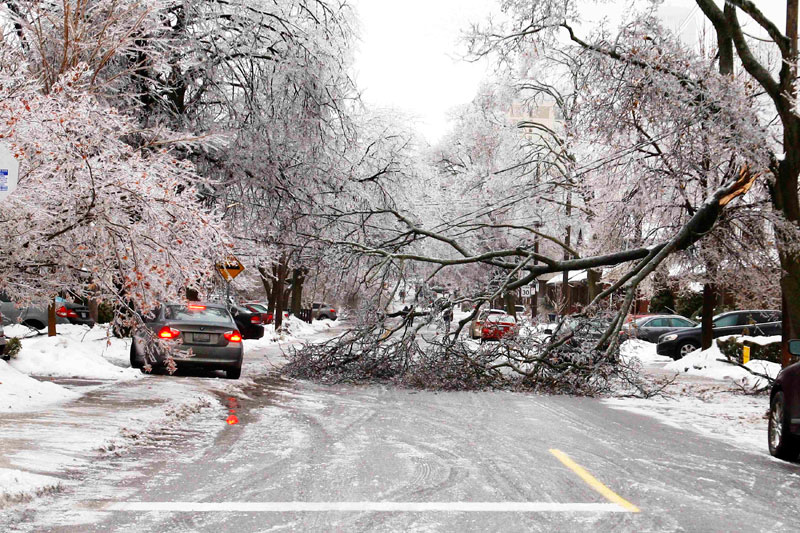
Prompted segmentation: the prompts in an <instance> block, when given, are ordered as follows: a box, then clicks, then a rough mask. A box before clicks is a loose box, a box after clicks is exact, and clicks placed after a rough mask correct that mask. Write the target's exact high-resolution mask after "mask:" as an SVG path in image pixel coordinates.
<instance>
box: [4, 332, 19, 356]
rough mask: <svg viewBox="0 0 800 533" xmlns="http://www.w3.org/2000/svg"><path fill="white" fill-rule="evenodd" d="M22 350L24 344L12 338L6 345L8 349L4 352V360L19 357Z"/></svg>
mask: <svg viewBox="0 0 800 533" xmlns="http://www.w3.org/2000/svg"><path fill="white" fill-rule="evenodd" d="M21 349H22V342H20V340H19V339H18V338H17V337H11V338H10V339H8V342H7V343H6V349H5V351H4V352H3V359H5V360H6V361H7V360H9V359H11V358H14V357H16V356H17V354H18V353H19V351H20V350H21Z"/></svg>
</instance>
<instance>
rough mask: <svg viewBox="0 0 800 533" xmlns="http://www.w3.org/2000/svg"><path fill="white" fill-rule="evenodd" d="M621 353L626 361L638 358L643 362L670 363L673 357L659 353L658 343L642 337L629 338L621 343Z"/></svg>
mask: <svg viewBox="0 0 800 533" xmlns="http://www.w3.org/2000/svg"><path fill="white" fill-rule="evenodd" d="M619 355H620V357H621V358H622V360H623V361H624V362H625V363H630V362H631V361H633V359H638V360H639V361H641V362H642V363H643V364H651V363H668V362H670V361H672V358H671V357H667V356H664V355H658V354H657V353H656V345H655V344H653V343H652V342H647V341H643V340H640V339H629V340H626V341H625V342H623V343H622V344H620V345H619Z"/></svg>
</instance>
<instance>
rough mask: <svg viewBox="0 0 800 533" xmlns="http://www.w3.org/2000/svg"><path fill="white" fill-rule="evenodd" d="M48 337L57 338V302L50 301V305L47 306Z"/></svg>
mask: <svg viewBox="0 0 800 533" xmlns="http://www.w3.org/2000/svg"><path fill="white" fill-rule="evenodd" d="M47 336H48V337H55V336H56V300H55V298H54V299H52V300H50V305H49V306H47Z"/></svg>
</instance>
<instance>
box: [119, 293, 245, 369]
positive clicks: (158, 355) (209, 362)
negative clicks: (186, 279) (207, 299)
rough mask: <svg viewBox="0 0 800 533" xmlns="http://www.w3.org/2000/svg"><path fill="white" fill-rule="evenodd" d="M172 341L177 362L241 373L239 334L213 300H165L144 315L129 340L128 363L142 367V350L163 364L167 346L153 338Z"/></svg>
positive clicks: (229, 316) (241, 349)
mask: <svg viewBox="0 0 800 533" xmlns="http://www.w3.org/2000/svg"><path fill="white" fill-rule="evenodd" d="M156 338H157V339H159V340H160V341H161V344H163V343H164V342H167V343H172V342H174V346H172V348H174V350H171V351H172V352H173V360H174V361H175V363H176V365H178V366H180V365H183V364H185V365H188V366H198V367H204V368H208V369H212V370H224V371H225V377H227V378H228V379H239V376H240V375H241V373H242V358H243V356H244V348H243V347H242V335H241V333H240V332H239V330H238V329H237V328H236V324H235V322H234V321H233V317H232V316H231V314H230V313H229V312H228V310H227V309H226V308H225V306H224V305H220V304H212V303H195V302H190V303H185V304H166V305H163V306H161V307H160V308H157V309H155V310H154V311H152V312H151V313H149V314H148V316H145V317H144V326H141V327H139V328H138V329H137V330H136V331H135V332H134V335H133V342H132V343H131V366H132V367H133V368H140V369H141V368H143V367H144V365H145V354H148V360H147V362H148V363H150V364H151V365H152V366H164V364H165V363H166V362H167V359H168V353H167V352H168V350H165V349H163V348H162V347H160V346H159V343H157V342H154V339H156Z"/></svg>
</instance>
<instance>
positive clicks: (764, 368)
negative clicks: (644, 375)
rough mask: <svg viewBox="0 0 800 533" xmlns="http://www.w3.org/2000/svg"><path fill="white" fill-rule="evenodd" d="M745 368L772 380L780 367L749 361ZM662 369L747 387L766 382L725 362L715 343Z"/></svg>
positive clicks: (758, 361) (765, 362) (774, 364)
mask: <svg viewBox="0 0 800 533" xmlns="http://www.w3.org/2000/svg"><path fill="white" fill-rule="evenodd" d="M720 359H722V361H720ZM745 366H747V368H749V369H751V370H753V371H754V372H759V373H763V374H766V375H768V376H770V377H772V378H774V377H775V376H777V375H778V372H780V370H781V365H779V364H777V363H770V362H769V361H761V360H758V359H753V360H751V361H750V362H749V363H747V365H745ZM664 369H665V370H669V371H673V372H679V373H687V374H690V375H696V376H703V377H707V378H711V379H718V380H724V381H734V382H736V383H740V384H742V385H745V386H748V387H763V386H766V385H767V380H765V379H763V378H759V377H757V376H754V375H753V374H751V373H750V372H748V371H747V370H745V369H743V368H741V367H738V366H735V365H732V364H730V363H727V362H725V356H724V355H723V354H722V352H720V350H719V347H718V346H717V343H716V342H714V344H712V345H711V348H709V349H708V350H695V351H694V352H692V353H690V354H689V355H687V356H685V357H683V358H681V359H678V360H677V361H673V362H671V363H669V364H667V365H666V366H665V367H664Z"/></svg>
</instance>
